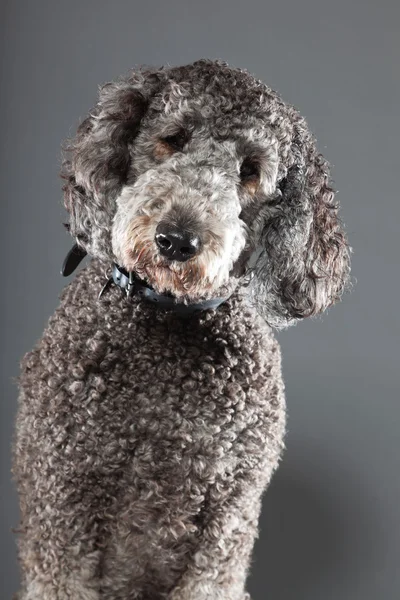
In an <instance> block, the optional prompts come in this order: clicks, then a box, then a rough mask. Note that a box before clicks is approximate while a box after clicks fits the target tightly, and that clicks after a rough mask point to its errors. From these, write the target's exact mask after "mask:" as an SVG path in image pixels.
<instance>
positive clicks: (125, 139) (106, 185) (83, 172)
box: [61, 72, 161, 259]
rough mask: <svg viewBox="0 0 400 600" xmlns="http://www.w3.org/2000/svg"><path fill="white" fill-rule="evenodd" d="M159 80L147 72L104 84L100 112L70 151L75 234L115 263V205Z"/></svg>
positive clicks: (69, 205) (67, 194)
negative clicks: (112, 247)
mask: <svg viewBox="0 0 400 600" xmlns="http://www.w3.org/2000/svg"><path fill="white" fill-rule="evenodd" d="M160 81H161V77H158V75H157V73H155V72H149V73H147V72H143V73H138V74H134V75H132V76H131V77H130V78H128V79H126V80H122V81H119V82H116V83H107V84H105V85H104V86H103V87H102V88H101V89H100V92H99V101H98V103H97V105H96V107H95V108H94V109H93V110H92V111H91V113H90V115H89V116H88V117H87V118H86V119H85V120H84V121H83V123H82V124H81V125H80V127H79V128H78V131H77V134H76V136H75V138H73V139H72V140H70V141H69V143H68V144H67V147H66V148H65V159H64V161H63V168H62V173H61V176H62V178H63V179H64V180H65V184H64V186H63V191H64V203H65V207H66V209H67V211H68V212H69V215H70V232H71V234H72V235H73V236H74V237H75V238H76V239H77V242H78V244H79V245H80V246H82V247H83V248H84V249H85V250H86V251H87V252H89V253H90V254H92V255H95V256H97V257H99V258H103V259H110V258H111V241H110V235H111V221H112V218H113V215H114V212H115V202H114V200H115V198H116V197H117V195H118V193H119V191H120V189H121V186H122V185H123V183H124V181H125V179H126V176H127V172H128V169H129V166H130V157H131V152H130V149H131V144H132V143H133V141H134V139H135V137H136V135H137V133H138V131H139V126H140V122H141V119H142V118H143V116H144V115H145V114H146V111H147V107H148V103H149V99H150V97H151V96H152V95H153V94H154V93H155V91H156V90H157V89H158V88H159V87H160Z"/></svg>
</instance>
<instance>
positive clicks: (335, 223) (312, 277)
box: [251, 145, 349, 327]
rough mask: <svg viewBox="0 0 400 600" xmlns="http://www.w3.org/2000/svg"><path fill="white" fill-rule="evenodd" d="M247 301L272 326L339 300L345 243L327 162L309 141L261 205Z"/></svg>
mask: <svg viewBox="0 0 400 600" xmlns="http://www.w3.org/2000/svg"><path fill="white" fill-rule="evenodd" d="M260 245H261V248H262V250H261V253H260V255H259V257H258V260H257V261H256V264H255V267H254V278H253V281H252V285H251V294H252V297H253V301H254V303H255V305H256V307H257V308H258V310H259V312H260V313H261V314H262V315H263V316H264V318H265V319H266V320H267V321H268V322H269V323H270V324H271V325H273V326H276V327H285V326H287V325H290V324H292V323H293V322H295V321H297V320H299V319H303V318H305V317H309V316H313V315H317V314H318V313H321V312H322V311H324V310H325V309H326V308H327V307H329V306H330V305H332V304H333V303H334V302H336V301H337V300H339V298H340V297H341V295H342V293H343V290H344V288H345V286H346V283H347V281H348V276H349V247H348V245H347V241H346V238H345V235H344V232H343V230H342V226H341V223H340V221H339V218H338V205H337V203H336V202H335V199H334V191H333V189H332V187H331V186H330V183H329V165H328V163H327V161H326V160H325V159H324V158H323V156H322V155H321V154H318V153H317V152H316V150H315V147H314V145H311V146H309V147H308V149H307V150H304V149H303V152H300V151H298V152H297V160H295V164H293V166H291V167H290V168H289V170H288V172H287V176H286V177H285V178H284V179H283V180H282V181H281V182H280V185H279V190H278V196H277V199H276V200H275V201H273V202H272V203H271V204H270V205H268V206H267V207H266V210H265V214H264V220H263V226H262V229H261V235H260Z"/></svg>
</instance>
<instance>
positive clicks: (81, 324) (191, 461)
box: [13, 60, 350, 600]
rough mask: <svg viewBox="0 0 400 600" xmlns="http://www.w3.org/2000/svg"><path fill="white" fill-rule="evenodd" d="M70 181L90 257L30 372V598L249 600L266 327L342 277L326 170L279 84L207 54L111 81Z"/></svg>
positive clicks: (21, 483) (270, 359) (262, 471)
mask: <svg viewBox="0 0 400 600" xmlns="http://www.w3.org/2000/svg"><path fill="white" fill-rule="evenodd" d="M62 177H63V180H64V187H63V190H64V198H65V206H66V209H67V211H68V213H69V224H68V227H69V230H70V233H71V235H72V236H73V238H74V240H75V242H76V246H75V248H74V249H73V250H72V252H71V253H70V254H69V256H68V259H67V261H66V263H65V266H64V273H65V274H70V272H72V270H73V269H74V267H75V266H77V264H78V263H79V261H80V259H81V258H82V257H83V256H84V255H85V254H86V253H87V254H89V255H90V257H91V261H90V262H89V263H88V265H87V266H86V267H85V268H83V269H81V270H80V272H79V273H78V275H77V276H76V277H75V278H74V279H73V280H72V282H71V283H70V284H69V285H68V286H67V287H66V288H65V290H64V291H63V294H62V296H61V303H60V305H59V307H58V308H57V310H56V311H55V314H54V315H53V316H52V317H51V318H50V321H49V323H48V325H47V327H46V329H45V331H44V334H43V337H42V339H41V340H40V341H39V342H38V344H37V345H36V347H35V348H34V350H33V351H32V352H30V353H28V354H27V355H26V356H25V357H24V359H23V361H22V369H21V376H20V397H19V408H18V414H17V420H16V434H15V443H14V467H13V471H14V475H15V479H16V482H17V486H18V491H19V498H20V508H21V524H20V535H19V538H18V549H19V559H20V564H21V568H22V575H23V578H22V588H21V591H20V592H19V595H18V598H19V599H20V600H67V599H69V600H70V599H73V600H100V599H108V600H161V599H168V600H206V599H207V600H222V599H224V600H245V599H247V600H248V599H249V598H250V596H249V594H248V592H246V588H245V584H246V577H247V575H248V572H249V568H250V564H251V555H252V549H253V544H254V541H255V539H256V537H257V527H258V518H259V513H260V507H261V498H262V494H263V492H264V490H265V489H266V487H267V486H268V483H269V482H270V480H271V477H272V474H273V473H274V471H275V469H276V468H277V465H278V463H279V460H280V458H281V456H282V452H283V449H284V443H285V398H284V385H283V381H282V375H281V366H280V351H279V346H278V344H277V342H276V340H275V337H274V334H273V328H282V327H286V326H288V325H291V324H294V323H296V322H298V321H299V320H301V319H303V318H306V317H312V316H314V315H317V314H319V313H321V312H322V311H324V310H325V309H326V308H328V307H329V306H331V305H332V304H333V303H334V302H336V301H337V300H339V299H340V298H341V296H342V294H343V291H344V290H345V289H346V286H347V284H348V280H349V268H350V267H349V264H350V262H349V253H350V250H349V246H348V243H347V240H346V236H345V234H344V232H343V227H342V225H341V222H340V220H339V218H338V204H337V202H336V200H335V198H334V191H333V189H332V187H331V184H330V174H329V165H328V163H327V161H326V160H325V159H324V158H323V157H322V155H321V154H320V153H319V152H318V151H317V148H316V142H315V140H314V138H313V136H312V134H311V133H310V130H309V128H308V126H307V123H306V122H305V120H304V119H303V118H302V117H301V116H300V115H299V113H298V111H297V110H296V109H295V108H294V107H292V106H291V105H288V104H286V103H285V102H283V100H281V98H280V97H279V96H278V94H277V93H276V92H274V91H273V90H271V89H270V88H268V87H267V86H266V85H264V84H263V83H262V82H261V81H259V80H257V79H255V78H254V77H253V76H252V75H251V74H249V73H248V72H247V71H245V70H240V69H235V68H231V67H230V66H228V65H227V64H226V63H224V62H221V61H212V60H199V61H196V62H195V63H193V64H190V65H187V66H182V67H164V68H154V69H153V68H144V69H139V70H137V71H136V72H133V73H131V74H129V76H127V77H125V78H121V79H119V80H118V81H116V82H112V83H108V84H106V85H104V86H103V87H102V88H101V89H100V93H99V100H98V103H97V105H96V106H95V108H94V109H93V110H92V111H91V112H90V114H89V116H88V117H87V118H86V119H85V120H84V121H83V123H82V124H81V125H80V127H79V129H78V132H77V134H76V136H75V137H74V138H73V139H72V140H70V141H69V142H68V145H67V148H66V149H65V158H64V162H63V168H62ZM104 284H105V286H104ZM103 286H104V287H103ZM100 292H101V294H100V297H99V293H100Z"/></svg>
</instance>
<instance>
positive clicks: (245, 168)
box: [240, 158, 260, 181]
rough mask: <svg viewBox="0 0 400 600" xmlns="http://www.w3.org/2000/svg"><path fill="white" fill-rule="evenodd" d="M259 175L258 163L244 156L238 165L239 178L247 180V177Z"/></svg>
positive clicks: (252, 177) (251, 177)
mask: <svg viewBox="0 0 400 600" xmlns="http://www.w3.org/2000/svg"><path fill="white" fill-rule="evenodd" d="M259 175H260V168H259V165H258V164H257V163H256V162H255V161H254V160H252V159H251V158H245V159H244V161H243V162H242V166H241V167H240V179H241V180H242V181H248V180H249V179H255V178H258V177H259Z"/></svg>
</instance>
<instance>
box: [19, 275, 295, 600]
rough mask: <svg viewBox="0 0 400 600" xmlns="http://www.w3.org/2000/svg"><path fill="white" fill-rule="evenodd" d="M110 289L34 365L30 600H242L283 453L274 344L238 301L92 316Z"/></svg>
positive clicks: (113, 306) (26, 391)
mask: <svg viewBox="0 0 400 600" xmlns="http://www.w3.org/2000/svg"><path fill="white" fill-rule="evenodd" d="M103 273H104V266H103V268H101V267H100V266H99V265H98V264H92V265H90V266H89V267H88V268H86V269H85V270H84V271H83V272H81V273H80V275H79V276H78V277H77V278H76V279H75V280H74V282H73V283H72V284H71V285H70V286H69V287H68V288H67V291H66V292H65V293H64V296H63V298H62V302H61V306H60V307H59V308H58V310H57V312H56V314H55V316H54V317H53V318H52V319H51V321H50V324H49V326H48V328H47V330H46V332H45V334H44V337H43V339H42V341H41V342H40V344H39V345H38V347H37V348H36V350H34V351H33V352H32V353H30V354H28V355H27V357H26V358H25V361H24V369H23V370H24V376H23V386H22V387H23V393H22V405H21V409H20V414H19V420H18V448H20V449H22V454H20V455H19V456H18V463H19V464H20V465H23V469H24V473H22V472H18V476H19V479H20V481H21V482H22V485H21V489H20V491H21V493H22V508H23V510H22V512H23V523H24V526H25V528H26V531H25V532H24V538H25V539H24V541H23V551H22V554H21V558H22V564H23V566H24V569H25V571H26V572H27V573H28V574H30V581H29V583H30V586H31V587H29V586H28V587H29V589H31V591H30V593H28V594H27V595H26V596H23V598H25V597H26V598H27V599H28V598H29V599H31V598H32V599H33V598H35V600H36V599H39V598H41V599H42V600H47V599H49V600H50V599H53V598H54V599H55V598H57V599H58V598H60V599H61V598H68V597H69V596H68V594H67V592H68V591H69V593H70V594H71V596H70V597H71V598H76V599H78V598H79V599H80V598H82V599H86V598H88V599H89V598H90V599H92V598H93V599H94V598H96V599H97V598H107V599H110V600H111V599H113V600H117V599H118V600H126V599H134V598H143V599H145V598H146V599H147V598H167V597H168V598H174V599H175V598H176V599H177V598H196V599H200V598H204V599H206V598H207V599H208V598H232V599H233V598H243V597H244V596H243V593H244V592H243V585H244V578H245V572H246V568H247V565H248V561H249V554H250V552H251V549H252V546H253V542H254V537H255V534H256V529H257V518H258V513H259V509H260V496H261V492H262V490H263V489H264V487H265V485H266V484H267V482H268V480H269V478H270V477H271V473H272V470H273V469H274V468H275V466H276V464H277V461H278V457H279V454H280V451H281V449H282V444H283V434H284V418H285V412H284V400H283V394H282V383H281V378H280V377H281V376H280V355H279V349H278V346H277V343H276V342H275V340H274V339H273V337H272V335H271V333H270V331H269V328H268V326H267V325H265V323H263V321H262V320H261V319H260V317H257V315H256V314H255V313H254V311H251V309H248V308H244V307H243V300H241V299H240V297H239V296H238V295H237V294H235V295H234V296H232V298H231V299H230V300H228V301H227V302H226V303H225V304H224V305H222V306H221V307H220V308H219V309H218V310H217V311H206V312H205V313H204V314H203V315H195V316H193V317H190V318H188V319H182V318H180V317H178V316H176V315H174V314H173V313H170V312H164V311H161V310H159V309H158V308H156V307H154V306H152V305H148V304H144V303H143V302H140V301H132V302H128V303H127V301H126V298H125V297H124V296H123V295H122V294H121V292H120V290H119V289H117V288H113V289H111V290H110V291H109V292H108V293H107V294H106V295H105V296H104V297H103V298H102V299H101V301H98V302H97V301H96V298H97V294H98V292H99V290H100V288H101V286H102V284H103V280H104V274H103ZM77 337H79V344H77V343H76V339H77ZM43 364H48V367H47V369H43ZM33 493H34V494H35V501H34V502H32V498H31V495H32V494H33ZM39 569H40V570H39ZM33 574H34V576H33ZM32 578H33V579H32ZM168 593H169V595H168ZM63 594H64V595H63Z"/></svg>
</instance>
